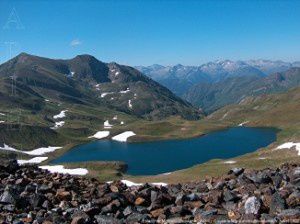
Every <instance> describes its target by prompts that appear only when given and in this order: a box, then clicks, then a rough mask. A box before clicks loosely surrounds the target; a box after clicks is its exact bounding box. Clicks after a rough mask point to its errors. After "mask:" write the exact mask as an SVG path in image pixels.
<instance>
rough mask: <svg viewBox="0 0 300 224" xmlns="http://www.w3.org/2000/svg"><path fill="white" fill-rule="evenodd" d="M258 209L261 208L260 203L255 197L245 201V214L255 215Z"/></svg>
mask: <svg viewBox="0 0 300 224" xmlns="http://www.w3.org/2000/svg"><path fill="white" fill-rule="evenodd" d="M260 207H261V203H260V200H259V199H258V198H257V197H255V196H252V197H249V198H248V199H247V200H246V202H245V205H244V209H245V213H246V214H254V215H256V214H258V213H259V210H260Z"/></svg>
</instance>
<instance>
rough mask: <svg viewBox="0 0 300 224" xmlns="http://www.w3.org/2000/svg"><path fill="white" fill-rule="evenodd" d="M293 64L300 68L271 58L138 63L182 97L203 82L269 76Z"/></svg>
mask: <svg viewBox="0 0 300 224" xmlns="http://www.w3.org/2000/svg"><path fill="white" fill-rule="evenodd" d="M292 67H300V62H294V63H289V62H283V61H270V60H249V61H231V60H224V61H215V62H209V63H206V64H203V65H200V66H184V65H181V64H178V65H175V66H162V65H157V64H155V65H151V66H136V67H135V68H137V69H138V70H140V71H141V72H142V73H144V74H145V75H147V76H149V77H150V78H152V79H154V80H156V81H158V82H159V83H161V84H163V85H165V86H166V87H167V88H169V89H170V90H171V91H173V92H174V93H175V94H177V95H179V96H183V95H184V94H185V93H186V91H187V90H188V89H189V88H190V87H191V86H193V85H195V84H198V83H201V82H218V81H221V80H224V79H226V78H229V77H236V76H252V75H259V76H267V75H269V74H272V73H275V72H283V71H286V70H288V69H289V68H292Z"/></svg>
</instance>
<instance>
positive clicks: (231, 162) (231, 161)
mask: <svg viewBox="0 0 300 224" xmlns="http://www.w3.org/2000/svg"><path fill="white" fill-rule="evenodd" d="M235 163H236V161H233V160H228V161H225V162H224V164H235Z"/></svg>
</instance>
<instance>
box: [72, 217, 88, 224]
mask: <svg viewBox="0 0 300 224" xmlns="http://www.w3.org/2000/svg"><path fill="white" fill-rule="evenodd" d="M84 223H85V220H84V218H83V217H81V216H78V217H75V218H73V219H72V222H71V224H84Z"/></svg>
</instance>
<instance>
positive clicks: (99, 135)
mask: <svg viewBox="0 0 300 224" xmlns="http://www.w3.org/2000/svg"><path fill="white" fill-rule="evenodd" d="M109 134H110V132H109V131H98V132H97V133H96V134H94V135H93V136H90V137H89V138H97V139H102V138H106V137H107V136H109Z"/></svg>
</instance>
